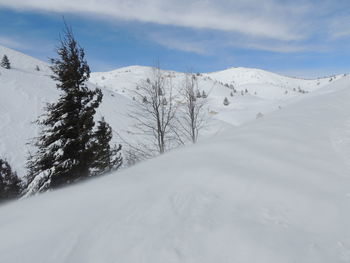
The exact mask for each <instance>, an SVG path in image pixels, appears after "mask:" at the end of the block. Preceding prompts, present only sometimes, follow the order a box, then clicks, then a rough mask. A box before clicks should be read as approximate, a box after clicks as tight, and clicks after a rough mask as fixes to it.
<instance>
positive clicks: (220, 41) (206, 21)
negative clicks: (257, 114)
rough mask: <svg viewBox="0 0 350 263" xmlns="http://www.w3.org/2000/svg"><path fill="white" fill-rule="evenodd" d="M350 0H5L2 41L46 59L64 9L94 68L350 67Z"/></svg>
mask: <svg viewBox="0 0 350 263" xmlns="http://www.w3.org/2000/svg"><path fill="white" fill-rule="evenodd" d="M349 10H350V1H348V0H337V1H335V0H294V1H287V0H264V1H261V0H216V1H214V0H202V1H199V0H187V1H185V0H133V1H132V0H98V1H97V0H89V1H87V0H74V1H73V0H70V1H67V0H55V1H52V0H0V44H1V45H4V46H7V47H10V48H14V49H17V50H19V51H22V52H24V53H27V54H29V55H32V56H34V57H37V58H40V59H42V60H46V61H47V58H48V57H52V56H55V53H54V48H55V45H56V44H57V39H58V36H59V33H60V32H61V30H62V27H63V23H62V16H64V17H65V19H66V20H67V22H68V23H69V24H70V25H71V26H72V28H73V31H74V33H75V35H76V38H77V39H78V41H79V43H80V44H81V46H82V47H84V48H85V50H86V53H87V58H88V62H89V64H90V66H91V68H92V70H93V71H107V70H112V69H115V68H118V67H122V66H129V65H154V64H155V61H157V60H159V61H160V63H161V67H162V68H165V69H173V70H178V71H188V70H192V71H199V72H210V71H217V70H222V69H225V68H228V67H238V66H244V67H255V68H262V69H266V70H270V71H274V72H278V73H282V74H286V75H292V76H300V77H315V76H324V75H330V74H335V73H348V72H350V26H349V25H350V12H349Z"/></svg>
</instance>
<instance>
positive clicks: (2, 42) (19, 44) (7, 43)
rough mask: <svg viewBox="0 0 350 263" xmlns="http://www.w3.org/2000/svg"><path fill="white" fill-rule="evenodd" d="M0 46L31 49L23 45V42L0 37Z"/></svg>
mask: <svg viewBox="0 0 350 263" xmlns="http://www.w3.org/2000/svg"><path fill="white" fill-rule="evenodd" d="M0 45H3V46H6V47H9V48H14V49H26V50H28V49H31V47H30V46H28V45H26V44H23V41H20V40H17V39H14V38H10V37H6V36H0Z"/></svg>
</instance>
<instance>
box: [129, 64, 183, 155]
mask: <svg viewBox="0 0 350 263" xmlns="http://www.w3.org/2000/svg"><path fill="white" fill-rule="evenodd" d="M152 73H153V74H152V77H151V78H148V79H147V80H146V81H143V82H142V83H140V84H139V85H138V88H137V89H136V90H135V95H134V97H135V101H134V104H133V105H134V106H133V109H132V111H131V113H130V114H129V116H130V117H131V118H132V119H134V120H135V122H136V125H135V128H136V130H137V131H138V133H139V134H142V136H143V137H145V136H146V137H148V138H149V139H150V140H145V142H142V143H137V145H136V146H135V145H134V146H133V147H132V148H131V149H132V152H133V153H134V154H137V153H142V155H143V156H146V157H147V156H149V155H151V156H152V155H154V154H153V152H158V153H160V154H162V153H164V152H165V151H167V150H169V149H170V148H172V147H174V146H175V144H178V142H179V140H178V136H177V135H176V130H175V129H174V124H175V116H176V111H177V108H178V106H177V104H176V102H175V97H174V95H173V93H172V91H173V88H172V81H171V78H170V77H169V76H166V75H165V74H163V72H162V71H161V70H160V68H159V67H155V68H154V69H153V72H152Z"/></svg>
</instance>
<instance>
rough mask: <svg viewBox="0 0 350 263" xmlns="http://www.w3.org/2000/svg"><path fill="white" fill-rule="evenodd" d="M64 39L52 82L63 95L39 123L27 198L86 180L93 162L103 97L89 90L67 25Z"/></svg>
mask: <svg viewBox="0 0 350 263" xmlns="http://www.w3.org/2000/svg"><path fill="white" fill-rule="evenodd" d="M64 33H65V34H64V37H63V38H62V39H61V40H60V44H59V46H58V48H57V54H58V56H59V57H58V58H57V59H51V63H52V66H51V69H52V71H53V76H52V78H53V79H54V80H55V81H56V82H57V85H56V87H57V89H59V90H61V95H60V97H59V99H58V101H57V102H56V103H52V104H49V105H48V106H47V107H46V113H45V114H44V115H43V116H41V118H39V120H38V121H37V123H38V124H39V125H40V126H41V128H42V129H41V133H40V136H39V137H38V138H37V140H36V143H35V145H36V147H37V152H36V153H35V154H34V155H32V156H30V157H29V160H28V162H27V167H28V187H27V189H26V190H25V195H31V194H34V193H36V192H41V191H45V190H46V189H48V188H55V187H59V186H61V185H63V184H67V183H71V182H74V181H77V180H78V179H81V178H84V177H87V176H89V175H90V169H91V168H92V166H93V162H94V141H93V136H94V131H93V128H94V125H95V123H94V114H95V112H96V108H97V107H98V106H99V104H100V103H101V101H102V92H101V90H99V89H95V90H90V89H88V87H87V86H86V81H87V80H88V79H89V77H90V68H89V66H88V64H87V62H86V60H85V53H84V50H83V49H82V48H81V47H80V46H79V45H78V44H77V41H76V40H75V38H74V36H73V33H72V31H71V29H70V28H69V27H68V26H67V25H66V27H65V31H64Z"/></svg>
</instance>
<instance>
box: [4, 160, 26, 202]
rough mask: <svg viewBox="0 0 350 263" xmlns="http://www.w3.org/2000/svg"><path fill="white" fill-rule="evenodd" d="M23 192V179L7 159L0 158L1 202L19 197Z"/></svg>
mask: <svg viewBox="0 0 350 263" xmlns="http://www.w3.org/2000/svg"><path fill="white" fill-rule="evenodd" d="M20 192H21V180H20V179H19V178H18V176H17V174H16V173H15V172H13V171H12V169H11V166H10V165H9V163H8V162H6V161H5V160H2V159H0V202H2V201H7V200H10V199H13V198H17V197H18V196H19V195H20Z"/></svg>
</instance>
